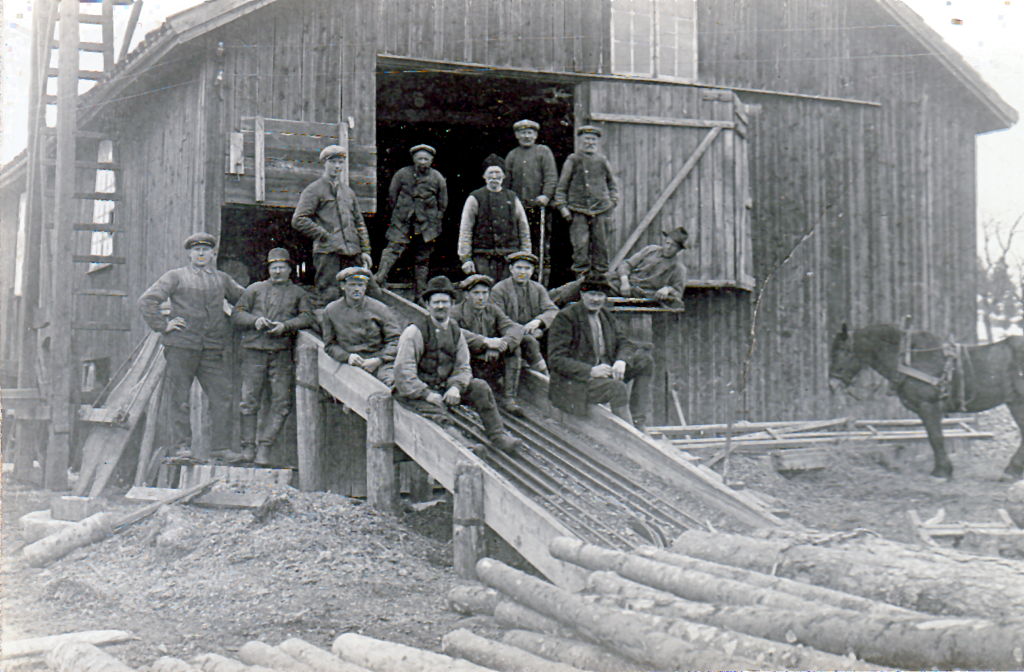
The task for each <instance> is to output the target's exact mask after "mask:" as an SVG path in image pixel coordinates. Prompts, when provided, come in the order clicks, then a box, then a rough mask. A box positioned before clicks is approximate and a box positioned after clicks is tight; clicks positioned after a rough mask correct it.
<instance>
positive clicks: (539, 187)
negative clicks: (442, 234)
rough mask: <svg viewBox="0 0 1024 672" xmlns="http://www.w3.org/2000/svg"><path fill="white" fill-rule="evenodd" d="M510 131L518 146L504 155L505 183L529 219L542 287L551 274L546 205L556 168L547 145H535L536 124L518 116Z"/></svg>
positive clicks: (555, 180)
mask: <svg viewBox="0 0 1024 672" xmlns="http://www.w3.org/2000/svg"><path fill="white" fill-rule="evenodd" d="M512 130H513V131H515V134H516V140H517V141H518V142H519V146H518V147H516V148H515V149H513V150H512V151H511V152H509V153H508V156H506V157H505V170H506V173H507V175H506V178H505V186H507V187H508V188H509V189H511V190H512V191H514V192H515V193H516V195H517V196H519V198H520V200H521V201H522V202H523V208H525V210H526V219H527V220H529V222H530V240H531V241H533V244H534V245H535V246H536V247H535V248H534V249H535V250H536V252H535V254H536V255H537V256H538V257H539V258H540V259H541V260H542V261H541V267H542V268H540V270H539V273H538V280H539V281H540V283H541V284H542V285H545V286H546V285H547V283H548V277H549V276H550V274H551V221H550V219H551V218H550V217H549V216H548V208H547V206H548V204H550V203H551V200H552V199H553V198H554V197H555V187H557V186H558V167H557V166H556V165H555V155H554V153H553V152H552V151H551V148H550V147H548V146H547V145H540V144H537V135H538V134H539V133H540V124H538V123H537V122H536V121H531V120H529V119H521V120H520V121H517V122H516V123H514V124H512Z"/></svg>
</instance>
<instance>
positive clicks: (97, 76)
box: [46, 68, 103, 81]
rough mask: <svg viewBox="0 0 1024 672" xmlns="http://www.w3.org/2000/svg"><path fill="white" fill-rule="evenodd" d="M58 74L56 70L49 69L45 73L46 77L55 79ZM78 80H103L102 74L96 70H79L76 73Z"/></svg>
mask: <svg viewBox="0 0 1024 672" xmlns="http://www.w3.org/2000/svg"><path fill="white" fill-rule="evenodd" d="M58 72H59V71H58V70H57V68H49V69H48V70H47V71H46V76H47V77H56V76H57V74H58ZM78 78H79V79H89V80H92V81H99V80H101V79H103V72H101V71H98V70H79V71H78Z"/></svg>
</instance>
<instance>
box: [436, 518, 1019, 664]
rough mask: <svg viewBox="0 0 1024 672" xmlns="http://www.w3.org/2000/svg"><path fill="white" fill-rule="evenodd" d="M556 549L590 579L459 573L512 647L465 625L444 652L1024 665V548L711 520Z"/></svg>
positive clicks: (472, 656)
mask: <svg viewBox="0 0 1024 672" xmlns="http://www.w3.org/2000/svg"><path fill="white" fill-rule="evenodd" d="M550 552H551V554H552V556H554V557H556V558H559V559H561V560H563V561H565V562H569V563H572V564H574V565H578V566H580V567H582V568H584V569H586V570H589V572H590V573H589V574H588V578H587V587H586V589H585V591H584V592H582V593H577V594H573V593H570V592H568V591H565V590H562V589H560V588H558V587H556V586H552V585H551V584H549V583H546V582H545V581H543V580H541V579H538V578H535V577H532V576H529V575H527V574H525V573H522V572H519V571H517V570H515V569H512V568H510V567H508V566H506V565H503V564H502V563H500V562H497V561H494V560H490V559H483V560H481V561H480V562H479V563H478V565H477V574H478V577H479V579H480V581H482V582H483V585H480V584H467V585H463V586H458V587H456V588H455V589H453V590H452V591H451V592H450V594H449V596H448V601H449V604H450V605H451V606H452V608H453V609H455V610H457V611H460V612H463V613H468V614H486V615H489V616H491V617H493V619H494V620H495V621H496V622H497V624H498V625H501V626H503V627H506V628H509V631H508V632H507V633H506V634H505V636H504V646H503V647H501V648H498V646H487V647H485V646H482V645H481V644H480V643H479V642H465V643H464V642H463V641H462V640H464V639H465V637H464V636H462V635H459V634H458V633H452V634H450V635H448V637H446V638H445V642H444V646H445V648H444V651H445V652H446V653H449V654H451V655H454V656H459V657H463V658H467V659H469V660H472V661H473V662H476V663H478V664H482V665H485V666H488V667H491V668H493V669H498V670H518V669H523V670H526V669H542V668H538V667H530V666H528V665H519V664H517V663H515V662H514V658H512V657H509V655H508V647H509V646H512V647H517V648H518V649H523V650H526V651H530V652H532V654H535V655H540V656H542V657H544V658H547V659H549V660H553V661H558V662H559V663H561V664H565V665H571V666H573V667H575V668H579V669H587V670H594V671H602V670H609V671H610V670H649V669H660V670H664V669H719V670H721V669H755V668H756V669H766V668H771V669H880V668H881V667H896V668H904V669H929V668H930V669H952V668H961V669H1021V666H1022V663H1024V621H1022V620H1021V618H1020V614H1022V613H1024V563H1021V562H1019V561H1010V560H1001V559H993V558H975V557H972V556H967V555H966V554H959V553H956V552H947V551H945V550H944V549H943V550H942V551H932V550H919V549H914V548H912V547H908V546H905V545H901V544H896V543H894V542H887V541H884V540H880V539H867V540H863V539H862V540H858V543H855V544H847V545H844V546H843V547H829V546H827V545H824V544H822V543H821V540H820V539H819V540H817V541H815V540H797V539H792V538H791V539H789V540H783V539H771V540H770V539H755V538H750V537H741V536H735V535H726V534H708V533H703V532H687V533H685V534H684V535H683V536H682V537H681V538H680V539H679V540H678V541H677V542H676V544H675V546H674V547H673V552H670V551H665V550H658V549H654V548H641V549H637V550H635V551H633V552H629V553H626V552H620V551H612V550H608V549H604V548H601V547H597V546H592V545H588V544H584V543H583V542H580V541H577V540H574V539H565V538H561V539H556V540H554V541H553V542H552V543H551V545H550ZM773 570H774V571H773ZM787 577H790V578H787ZM794 579H799V580H794ZM812 584H819V585H812ZM824 586H831V587H824ZM477 639H479V638H477ZM485 641H486V640H485ZM495 644H496V643H495ZM499 646H500V645H499ZM513 651H514V650H513ZM516 655H518V654H516ZM543 669H546V668H543ZM552 669H564V668H552Z"/></svg>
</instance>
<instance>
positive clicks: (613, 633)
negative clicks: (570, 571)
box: [476, 558, 756, 670]
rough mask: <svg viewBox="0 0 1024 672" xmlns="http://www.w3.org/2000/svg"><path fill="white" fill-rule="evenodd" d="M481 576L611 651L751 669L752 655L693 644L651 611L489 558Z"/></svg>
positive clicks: (662, 664)
mask: <svg viewBox="0 0 1024 672" xmlns="http://www.w3.org/2000/svg"><path fill="white" fill-rule="evenodd" d="M476 573H477V576H479V577H480V580H481V581H483V582H484V583H486V584H487V585H489V586H492V587H493V588H497V589H498V590H500V591H501V592H503V593H505V594H506V595H508V596H510V597H512V598H514V599H515V600H517V601H518V602H521V603H523V604H525V605H526V606H528V607H530V608H531V609H535V610H536V611H539V612H540V613H542V614H544V615H545V616H548V617H550V618H554V619H555V620H557V621H559V622H560V623H563V624H565V625H568V626H569V627H571V628H572V629H573V630H575V631H577V632H578V633H580V634H581V635H582V636H584V637H586V638H587V639H590V640H592V641H597V642H601V643H602V644H604V645H605V646H607V647H608V648H610V649H612V650H613V651H615V652H617V653H620V654H622V655H624V656H628V657H629V658H632V659H633V660H636V661H638V662H644V663H648V664H650V665H653V666H655V667H658V668H662V669H681V668H682V669H693V670H726V669H753V668H754V667H756V665H755V663H754V662H753V661H752V660H746V659H744V658H740V657H738V656H735V657H733V656H727V655H725V654H722V653H720V652H717V651H710V650H707V649H703V648H697V647H694V646H693V645H692V644H689V643H688V642H684V641H683V640H681V639H679V638H677V637H670V636H669V635H666V634H665V633H663V632H659V631H657V630H656V629H655V628H654V627H653V626H652V623H651V622H652V621H653V620H654V618H653V617H650V616H646V615H644V614H633V613H627V612H624V611H621V610H615V609H610V608H608V607H603V606H599V605H593V604H590V603H588V602H587V601H586V600H584V599H583V598H582V597H580V596H578V595H573V594H572V593H569V592H568V591H565V590H562V589H560V588H557V587H555V586H552V585H551V584H548V583H545V582H543V581H541V580H540V579H537V578H535V577H532V576H529V575H527V574H525V573H523V572H520V571H517V570H515V569H512V568H511V567H509V566H507V565H505V564H503V563H500V562H498V561H496V560H492V559H490V558H484V559H482V560H481V561H480V562H478V563H477V565H476Z"/></svg>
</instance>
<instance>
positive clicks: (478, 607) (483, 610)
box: [448, 567, 502, 616]
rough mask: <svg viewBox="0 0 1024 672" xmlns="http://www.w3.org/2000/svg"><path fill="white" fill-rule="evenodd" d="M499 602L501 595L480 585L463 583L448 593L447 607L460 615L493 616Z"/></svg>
mask: <svg viewBox="0 0 1024 672" xmlns="http://www.w3.org/2000/svg"><path fill="white" fill-rule="evenodd" d="M475 570H476V568H475V567H474V571H475ZM501 600H502V595H501V593H499V592H498V591H496V590H495V589H494V588H488V587H487V586H485V585H483V584H482V583H475V582H474V583H464V584H460V585H458V586H455V587H453V588H452V589H451V590H449V591H448V606H449V607H450V608H451V609H452V611H457V612H459V613H460V614H484V615H487V616H493V615H494V608H495V607H496V606H498V603H499V602H501Z"/></svg>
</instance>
